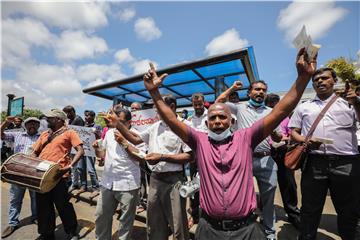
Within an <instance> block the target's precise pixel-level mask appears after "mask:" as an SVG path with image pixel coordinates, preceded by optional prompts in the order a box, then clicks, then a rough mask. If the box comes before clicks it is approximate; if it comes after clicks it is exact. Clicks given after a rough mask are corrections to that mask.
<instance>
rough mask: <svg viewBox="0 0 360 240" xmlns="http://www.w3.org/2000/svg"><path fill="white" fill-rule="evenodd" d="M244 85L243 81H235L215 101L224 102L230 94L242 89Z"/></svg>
mask: <svg viewBox="0 0 360 240" xmlns="http://www.w3.org/2000/svg"><path fill="white" fill-rule="evenodd" d="M242 87H243V84H242V82H241V81H235V82H234V83H233V85H232V86H231V87H230V88H228V89H226V90H225V91H224V92H223V93H221V94H220V95H219V96H218V97H217V99H216V100H215V103H224V102H226V100H227V99H228V98H229V96H230V94H231V93H233V92H235V91H237V90H240V89H241V88H242Z"/></svg>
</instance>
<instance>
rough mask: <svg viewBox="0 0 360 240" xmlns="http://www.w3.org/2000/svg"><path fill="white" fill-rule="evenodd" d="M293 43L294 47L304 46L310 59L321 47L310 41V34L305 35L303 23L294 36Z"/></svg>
mask: <svg viewBox="0 0 360 240" xmlns="http://www.w3.org/2000/svg"><path fill="white" fill-rule="evenodd" d="M293 44H294V47H295V48H297V49H300V48H303V47H304V48H305V50H306V52H307V54H308V56H309V58H310V59H312V58H313V57H314V56H315V55H316V54H317V52H318V51H319V49H320V48H321V45H319V44H313V43H312V39H311V36H310V35H307V33H306V27H305V25H304V26H303V27H302V28H301V31H300V32H299V33H298V35H296V37H295V38H294V40H293Z"/></svg>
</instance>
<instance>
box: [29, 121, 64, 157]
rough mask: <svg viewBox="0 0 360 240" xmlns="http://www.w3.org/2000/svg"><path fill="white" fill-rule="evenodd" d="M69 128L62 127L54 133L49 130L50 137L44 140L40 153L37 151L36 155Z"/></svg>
mask: <svg viewBox="0 0 360 240" xmlns="http://www.w3.org/2000/svg"><path fill="white" fill-rule="evenodd" d="M67 130H69V128H67V127H64V128H62V129H60V130H59V131H57V132H55V133H52V132H49V136H48V139H47V140H46V142H44V144H43V145H42V146H41V148H40V151H39V152H38V153H36V155H37V156H38V155H39V154H40V153H41V151H42V150H43V149H44V148H45V147H46V145H48V144H49V143H50V142H51V141H52V140H54V139H55V138H56V137H57V136H60V135H61V134H63V133H64V132H66V131H67Z"/></svg>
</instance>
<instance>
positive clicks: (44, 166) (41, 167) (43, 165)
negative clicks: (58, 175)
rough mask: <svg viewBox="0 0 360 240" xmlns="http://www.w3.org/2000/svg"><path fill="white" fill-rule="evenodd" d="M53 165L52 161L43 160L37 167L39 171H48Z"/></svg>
mask: <svg viewBox="0 0 360 240" xmlns="http://www.w3.org/2000/svg"><path fill="white" fill-rule="evenodd" d="M51 165H52V164H51V163H48V162H45V161H42V162H41V163H39V164H38V165H37V166H36V169H37V170H39V171H43V172H46V171H47V170H48V169H49V168H50V166H51Z"/></svg>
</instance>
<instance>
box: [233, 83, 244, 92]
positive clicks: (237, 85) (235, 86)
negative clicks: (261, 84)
mask: <svg viewBox="0 0 360 240" xmlns="http://www.w3.org/2000/svg"><path fill="white" fill-rule="evenodd" d="M242 87H243V83H242V82H241V81H235V82H234V83H233V85H232V86H231V88H232V90H233V91H237V90H240V89H241V88H242Z"/></svg>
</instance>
